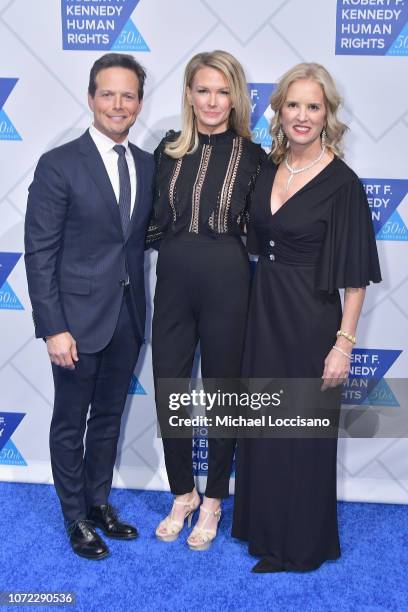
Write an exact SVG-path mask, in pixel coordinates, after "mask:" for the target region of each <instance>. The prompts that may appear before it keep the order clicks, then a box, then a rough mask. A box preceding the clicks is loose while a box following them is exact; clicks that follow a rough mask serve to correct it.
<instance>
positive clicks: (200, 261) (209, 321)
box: [148, 51, 266, 550]
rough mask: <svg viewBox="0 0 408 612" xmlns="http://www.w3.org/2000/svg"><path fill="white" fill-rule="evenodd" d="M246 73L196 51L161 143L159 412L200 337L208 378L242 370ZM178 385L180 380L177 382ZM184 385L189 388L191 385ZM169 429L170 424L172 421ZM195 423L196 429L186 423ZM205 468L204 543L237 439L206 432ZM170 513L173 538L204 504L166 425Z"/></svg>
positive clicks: (257, 153)
mask: <svg viewBox="0 0 408 612" xmlns="http://www.w3.org/2000/svg"><path fill="white" fill-rule="evenodd" d="M249 115H250V102H249V96H248V91H247V85H246V80H245V75H244V72H243V70H242V67H241V66H240V64H239V63H238V62H237V60H236V59H235V58H234V57H232V56H231V55H230V54H229V53H226V52H224V51H214V52H212V53H199V54H198V55H196V56H194V57H193V58H192V59H191V60H190V62H189V63H188V65H187V67H186V71H185V78H184V92H183V125H182V130H181V132H180V133H178V134H176V133H174V132H169V133H168V135H167V136H166V138H164V139H163V141H162V142H161V143H160V145H159V147H158V148H157V150H156V152H155V158H156V164H157V172H156V199H155V203H154V216H153V222H152V224H151V227H150V230H149V235H148V240H149V239H150V240H151V241H154V240H157V238H161V239H162V240H161V245H160V251H159V256H158V262H157V284H156V293H155V298H154V316H153V330H152V358H153V373H154V380H155V386H156V405H157V409H158V417H159V422H161V425H162V433H163V431H164V429H163V424H164V421H165V418H163V417H164V416H165V415H168V412H167V410H168V399H169V397H168V394H167V396H166V392H165V389H164V391H163V392H162V390H161V389H162V388H163V383H162V382H161V381H162V380H163V379H173V380H174V379H176V380H179V379H189V378H190V376H191V372H192V367H193V360H194V353H195V350H196V347H197V344H198V342H200V350H201V372H202V375H203V377H204V378H228V379H234V378H235V379H237V378H239V376H240V373H241V366H242V351H243V345H244V335H245V324H246V318H247V311H248V301H249V283H250V271H249V261H248V256H247V254H246V252H245V249H244V247H243V244H242V242H241V238H240V233H241V228H242V226H243V223H244V222H245V218H246V214H247V207H248V198H249V195H250V193H251V190H252V187H253V184H254V181H255V178H256V176H257V174H258V173H259V168H260V164H261V161H262V160H263V159H264V158H265V157H266V154H265V153H264V151H263V150H262V148H261V147H260V146H259V145H256V144H254V143H253V142H251V140H250V136H251V133H250V130H249ZM177 384H178V389H179V391H180V387H181V386H182V385H183V384H184V383H181V382H180V383H177ZM185 390H186V391H187V390H188V389H185ZM167 431H168V428H167ZM188 433H191V432H188ZM208 446H209V457H208V478H207V485H206V490H205V495H204V500H203V503H202V505H201V508H200V516H199V519H198V522H197V524H196V526H195V528H194V530H193V531H192V533H191V534H190V536H189V538H188V544H189V546H190V548H191V549H193V550H205V549H206V548H208V546H209V545H210V544H211V541H212V540H213V539H214V537H215V535H216V531H217V522H218V520H219V517H220V513H221V510H220V505H221V499H222V498H224V497H227V496H228V494H229V478H230V473H231V466H232V460H233V455H234V448H235V440H233V439H220V438H218V439H217V438H215V437H214V438H210V439H209V442H208ZM163 448H164V456H165V462H166V469H167V474H168V477H169V483H170V489H171V491H172V493H173V494H174V495H175V500H174V504H173V507H172V510H171V513H170V514H169V515H168V516H167V517H166V518H165V519H164V520H163V521H161V523H160V525H159V526H158V527H157V529H156V536H157V537H158V538H159V539H160V540H162V541H165V542H170V541H172V540H175V539H176V538H177V537H178V536H179V533H180V531H181V530H182V528H183V525H184V521H185V519H186V518H187V517H189V518H190V517H191V514H192V513H193V512H194V510H196V509H197V508H198V506H199V505H200V498H199V495H198V493H197V491H196V489H195V486H194V478H193V463H192V440H191V436H190V437H183V438H171V437H169V436H166V432H165V431H164V434H163Z"/></svg>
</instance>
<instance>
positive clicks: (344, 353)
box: [333, 344, 351, 359]
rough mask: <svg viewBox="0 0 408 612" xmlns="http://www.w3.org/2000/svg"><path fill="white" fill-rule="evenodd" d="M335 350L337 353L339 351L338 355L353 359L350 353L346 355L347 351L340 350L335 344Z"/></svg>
mask: <svg viewBox="0 0 408 612" xmlns="http://www.w3.org/2000/svg"><path fill="white" fill-rule="evenodd" d="M333 348H334V350H335V351H337V352H338V353H341V354H342V355H344V356H345V357H347V359H351V355H349V353H346V351H343V350H342V349H341V348H339V347H338V346H336V345H335V344H333Z"/></svg>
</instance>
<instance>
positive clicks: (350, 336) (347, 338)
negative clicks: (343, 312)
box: [336, 329, 356, 344]
mask: <svg viewBox="0 0 408 612" xmlns="http://www.w3.org/2000/svg"><path fill="white" fill-rule="evenodd" d="M336 336H337V338H338V337H339V336H343V338H345V339H346V340H348V341H349V342H351V344H355V343H356V337H355V336H352V335H351V334H348V333H347V332H345V331H343V330H342V329H339V331H338V332H337V333H336Z"/></svg>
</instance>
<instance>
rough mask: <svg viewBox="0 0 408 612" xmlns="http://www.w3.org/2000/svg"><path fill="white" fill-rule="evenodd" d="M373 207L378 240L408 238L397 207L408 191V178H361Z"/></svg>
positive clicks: (372, 214)
mask: <svg viewBox="0 0 408 612" xmlns="http://www.w3.org/2000/svg"><path fill="white" fill-rule="evenodd" d="M361 181H362V183H363V185H364V189H365V192H366V194H367V199H368V203H369V205H370V209H371V216H372V219H373V225H374V231H375V234H376V238H377V240H408V229H407V226H406V225H405V223H404V221H403V220H402V219H401V217H400V215H399V214H398V211H397V208H398V206H399V205H400V204H401V202H402V201H403V200H404V198H405V196H406V195H407V191H408V180H407V179H371V178H363V179H361Z"/></svg>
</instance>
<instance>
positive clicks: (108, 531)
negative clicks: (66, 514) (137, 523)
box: [88, 504, 138, 540]
mask: <svg viewBox="0 0 408 612" xmlns="http://www.w3.org/2000/svg"><path fill="white" fill-rule="evenodd" d="M88 520H89V521H90V522H91V524H92V525H94V526H95V527H99V529H101V530H102V531H103V533H104V534H105V535H106V536H108V537H109V538H116V539H117V540H134V539H135V538H137V536H138V533H137V529H136V527H133V526H132V525H128V524H126V523H122V522H121V521H120V520H119V518H118V515H117V513H116V510H115V509H114V508H113V507H112V506H111V505H110V504H103V505H102V506H92V508H91V509H90V511H89V514H88Z"/></svg>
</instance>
